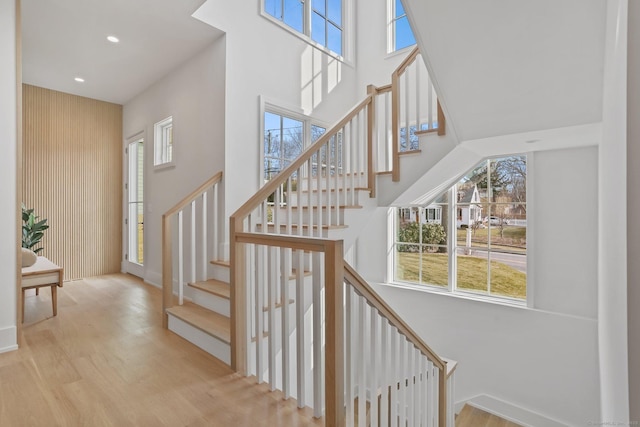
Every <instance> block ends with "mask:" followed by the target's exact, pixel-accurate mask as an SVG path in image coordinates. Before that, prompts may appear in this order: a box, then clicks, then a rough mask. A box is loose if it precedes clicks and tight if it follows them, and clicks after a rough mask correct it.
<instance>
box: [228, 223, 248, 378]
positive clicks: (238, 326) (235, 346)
mask: <svg viewBox="0 0 640 427" xmlns="http://www.w3.org/2000/svg"><path fill="white" fill-rule="evenodd" d="M241 231H243V230H242V220H237V219H236V218H235V217H233V216H232V217H230V218H229V234H230V236H229V245H230V248H229V249H230V250H229V267H230V268H229V270H230V271H229V273H230V277H229V279H230V280H229V282H230V286H231V369H233V370H234V371H236V372H239V373H240V374H242V375H245V374H246V371H247V349H246V342H247V336H246V333H247V328H246V323H245V322H246V318H247V317H246V305H245V304H246V289H245V287H246V278H245V275H244V273H245V268H246V259H245V251H244V245H243V244H241V243H238V242H237V241H236V233H237V232H241Z"/></svg>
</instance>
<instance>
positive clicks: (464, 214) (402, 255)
mask: <svg viewBox="0 0 640 427" xmlns="http://www.w3.org/2000/svg"><path fill="white" fill-rule="evenodd" d="M526 180H527V160H526V157H525V156H511V157H505V158H499V159H489V160H486V161H483V162H482V163H481V164H480V165H478V166H477V167H476V168H475V169H473V170H472V171H471V172H470V173H468V174H467V175H465V176H464V177H463V178H462V179H461V180H460V181H459V182H458V183H457V184H456V185H454V186H453V187H452V188H451V189H450V190H448V191H447V192H445V193H444V194H442V195H441V196H440V197H439V198H437V199H436V201H434V202H433V203H432V204H431V205H429V206H426V207H412V208H400V209H398V210H397V215H396V241H395V251H394V253H395V280H397V281H400V282H410V283H417V284H421V285H429V286H437V287H440V288H447V289H448V290H450V291H453V292H473V293H480V294H484V295H489V296H494V297H501V298H512V299H520V300H522V299H526V295H527V200H526V193H527V190H526Z"/></svg>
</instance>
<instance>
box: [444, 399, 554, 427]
mask: <svg viewBox="0 0 640 427" xmlns="http://www.w3.org/2000/svg"><path fill="white" fill-rule="evenodd" d="M465 404H468V405H471V406H473V407H476V408H478V409H481V410H483V411H485V412H489V413H490V414H493V415H497V416H499V417H500V418H504V419H505V420H508V421H512V422H514V423H517V424H520V425H522V426H524V427H540V426H545V427H567V424H565V423H563V422H560V421H557V420H554V419H552V418H549V417H547V416H545V415H542V414H540V413H537V412H535V411H532V410H530V409H526V408H523V407H521V406H517V405H514V404H512V403H509V402H506V401H504V400H501V399H498V398H496V397H493V396H489V395H487V394H479V395H477V396H475V397H472V398H471V399H469V400H463V401H459V402H456V405H455V411H456V414H459V413H460V411H461V410H462V407H463V406H464V405H465Z"/></svg>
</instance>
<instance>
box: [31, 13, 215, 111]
mask: <svg viewBox="0 0 640 427" xmlns="http://www.w3.org/2000/svg"><path fill="white" fill-rule="evenodd" d="M203 2H204V0H46V1H41V0H22V54H23V82H24V83H27V84H31V85H35V86H40V87H45V88H49V89H54V90H58V91H62V92H67V93H72V94H75V95H80V96H85V97H89V98H94V99H99V100H103V101H109V102H114V103H117V104H124V103H126V102H127V101H129V100H130V99H131V98H133V97H134V96H135V95H137V94H138V93H140V92H141V91H143V90H144V89H146V88H147V87H149V86H150V85H151V84H153V83H154V82H156V81H157V80H158V79H160V78H161V77H163V76H164V75H165V74H167V73H168V72H169V71H171V70H172V69H174V68H175V67H176V66H178V65H179V64H180V63H182V62H183V61H185V60H186V59H188V58H190V57H191V56H193V55H194V54H196V53H197V52H198V51H200V50H202V49H203V48H204V47H205V46H207V45H208V44H210V43H211V42H212V41H213V40H215V39H216V38H217V37H220V36H221V34H222V33H221V32H220V31H218V30H216V29H214V28H212V27H210V26H208V25H206V24H204V23H202V22H201V21H199V20H197V19H195V18H192V17H191V14H192V13H193V12H194V11H195V10H196V9H197V8H198V7H199V6H200V5H201V4H202V3H203ZM109 35H114V36H116V37H118V38H119V39H120V42H119V43H115V44H114V43H111V42H109V41H107V36H109ZM75 77H81V78H83V79H85V82H84V83H78V82H76V81H74V78H75Z"/></svg>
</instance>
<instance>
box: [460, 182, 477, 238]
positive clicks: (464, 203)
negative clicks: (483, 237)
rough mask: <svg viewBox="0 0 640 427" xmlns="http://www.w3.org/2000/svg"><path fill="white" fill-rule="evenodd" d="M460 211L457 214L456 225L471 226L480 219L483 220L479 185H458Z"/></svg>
mask: <svg viewBox="0 0 640 427" xmlns="http://www.w3.org/2000/svg"><path fill="white" fill-rule="evenodd" d="M456 196H457V201H458V206H459V207H458V212H457V215H456V227H457V228H460V227H462V226H465V227H471V226H472V225H473V224H475V223H477V222H478V221H482V205H481V201H480V193H479V192H478V186H477V185H475V184H474V185H473V187H472V186H467V187H458V189H457V194H456Z"/></svg>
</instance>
